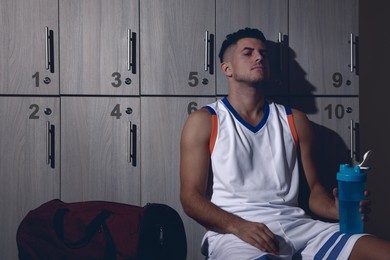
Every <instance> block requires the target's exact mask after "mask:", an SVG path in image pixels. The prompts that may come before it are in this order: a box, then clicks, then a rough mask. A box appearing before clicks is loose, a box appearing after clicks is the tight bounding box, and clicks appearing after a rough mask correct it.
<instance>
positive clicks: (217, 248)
mask: <svg viewBox="0 0 390 260" xmlns="http://www.w3.org/2000/svg"><path fill="white" fill-rule="evenodd" d="M265 224H266V225H267V227H268V228H269V229H270V230H271V231H272V232H273V233H274V234H275V235H276V236H277V237H278V240H279V255H273V254H270V253H266V252H263V251H261V250H259V249H257V248H256V247H254V246H252V245H250V244H248V243H246V242H244V241H242V240H241V239H239V238H237V237H236V236H234V235H231V234H217V233H215V232H208V233H207V234H206V235H205V239H206V238H207V240H208V252H209V259H210V260H212V259H218V260H222V259H223V260H229V259H231V260H249V259H254V260H257V259H348V257H349V255H350V253H351V251H352V248H353V246H354V244H355V242H356V241H357V239H358V238H360V237H362V236H364V235H367V234H357V235H349V234H343V233H340V232H339V225H338V223H326V222H322V221H317V220H313V219H297V220H294V221H277V222H271V223H265Z"/></svg>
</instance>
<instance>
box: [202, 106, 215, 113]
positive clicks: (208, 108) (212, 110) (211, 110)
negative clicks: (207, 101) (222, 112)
mask: <svg viewBox="0 0 390 260" xmlns="http://www.w3.org/2000/svg"><path fill="white" fill-rule="evenodd" d="M203 108H206V109H207V110H208V111H209V112H210V114H212V115H216V114H217V113H216V112H215V110H214V109H213V108H212V107H209V106H204V107H203Z"/></svg>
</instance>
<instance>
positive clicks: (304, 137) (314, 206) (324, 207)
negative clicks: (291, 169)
mask: <svg viewBox="0 0 390 260" xmlns="http://www.w3.org/2000/svg"><path fill="white" fill-rule="evenodd" d="M293 115H294V122H295V127H296V130H297V133H298V138H299V148H300V152H301V159H302V165H303V169H304V171H305V176H306V180H307V183H308V185H309V188H310V197H309V207H310V209H311V210H312V211H313V212H314V213H315V214H316V215H318V216H320V217H323V218H328V219H334V220H338V218H339V215H338V204H337V201H336V200H335V197H333V196H332V195H331V194H329V193H328V192H327V191H326V190H325V188H324V187H323V186H322V184H321V183H320V181H319V177H318V173H317V169H316V166H315V163H314V160H313V131H312V127H311V123H310V121H309V119H308V118H307V116H306V115H305V114H304V113H302V112H300V111H298V110H295V109H293Z"/></svg>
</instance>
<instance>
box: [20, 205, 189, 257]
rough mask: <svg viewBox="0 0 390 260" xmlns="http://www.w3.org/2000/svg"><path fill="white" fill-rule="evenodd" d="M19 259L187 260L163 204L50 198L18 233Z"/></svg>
mask: <svg viewBox="0 0 390 260" xmlns="http://www.w3.org/2000/svg"><path fill="white" fill-rule="evenodd" d="M16 238H17V245H18V250H19V258H20V259H21V260H27V259H183V260H184V259H186V255H187V244H186V236H185V231H184V226H183V222H182V220H181V218H180V216H179V214H178V213H177V212H176V211H175V210H174V209H173V208H171V207H169V206H167V205H164V204H156V203H151V204H148V205H146V206H145V207H139V206H134V205H128V204H122V203H116V202H105V201H86V202H74V203H64V202H62V201H61V200H58V199H55V200H52V201H49V202H46V203H44V204H43V205H41V206H40V207H38V208H36V209H34V210H31V211H30V212H29V213H28V214H27V215H26V217H25V218H24V219H23V220H22V222H21V223H20V225H19V228H18V231H17V236H16Z"/></svg>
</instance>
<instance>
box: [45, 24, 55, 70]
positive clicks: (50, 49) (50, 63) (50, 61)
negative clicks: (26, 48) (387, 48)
mask: <svg viewBox="0 0 390 260" xmlns="http://www.w3.org/2000/svg"><path fill="white" fill-rule="evenodd" d="M45 69H46V70H49V71H50V72H51V73H54V33H53V30H49V27H47V26H45Z"/></svg>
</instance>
